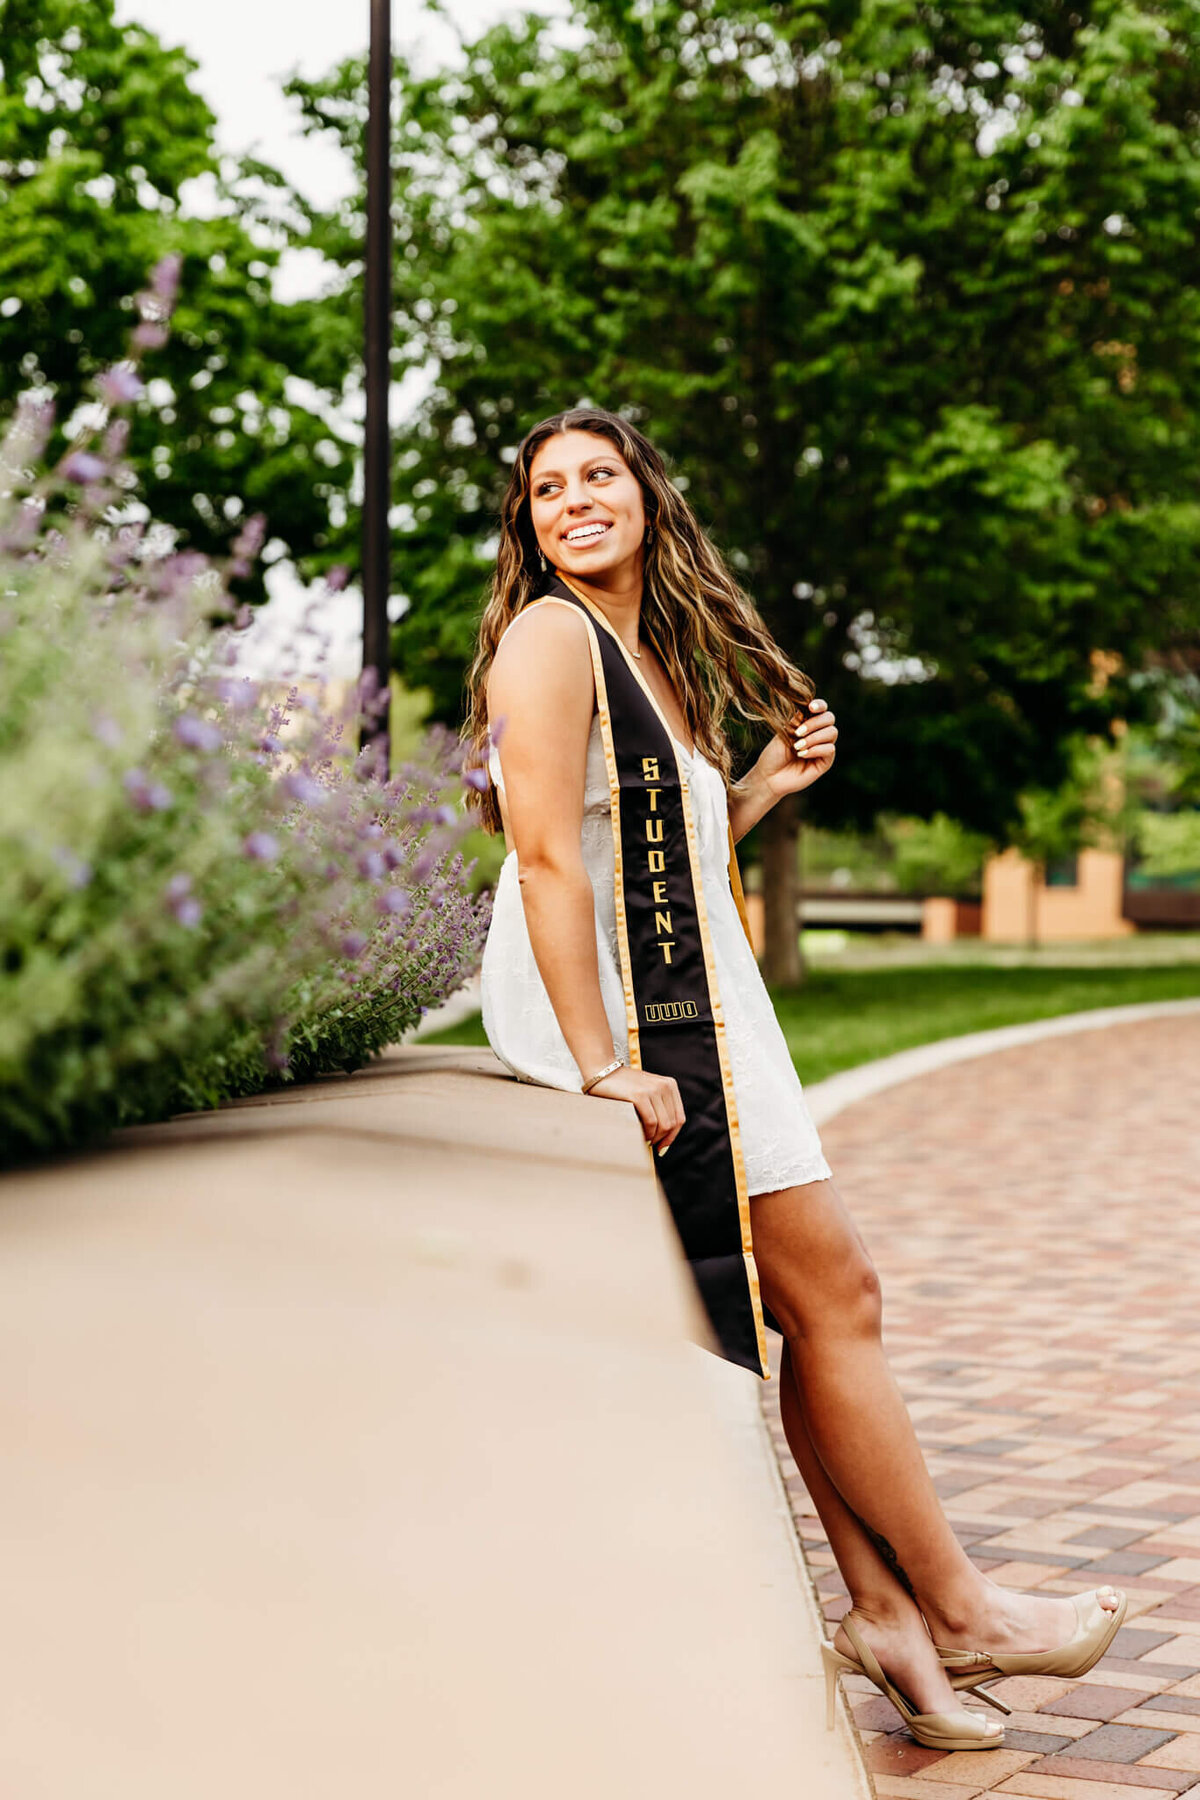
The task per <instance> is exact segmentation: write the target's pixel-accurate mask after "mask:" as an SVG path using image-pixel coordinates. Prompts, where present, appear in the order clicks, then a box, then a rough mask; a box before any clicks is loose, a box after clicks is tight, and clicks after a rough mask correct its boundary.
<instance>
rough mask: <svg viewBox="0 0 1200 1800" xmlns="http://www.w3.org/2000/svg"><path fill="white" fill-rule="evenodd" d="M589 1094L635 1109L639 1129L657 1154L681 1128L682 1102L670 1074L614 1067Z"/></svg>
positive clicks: (661, 1152)
mask: <svg viewBox="0 0 1200 1800" xmlns="http://www.w3.org/2000/svg"><path fill="white" fill-rule="evenodd" d="M590 1091H591V1093H592V1094H594V1095H597V1096H598V1097H599V1098H600V1099H601V1100H628V1101H630V1102H632V1104H633V1105H634V1106H635V1107H636V1108H637V1115H638V1118H639V1119H640V1120H641V1122H642V1132H643V1134H644V1136H645V1139H646V1142H647V1143H648V1144H653V1146H654V1148H655V1150H656V1151H657V1152H658V1154H659V1155H660V1156H661V1155H662V1154H663V1152H664V1151H666V1150H669V1149H670V1147H671V1145H672V1144H673V1143H674V1142H675V1139H676V1138H677V1137H678V1136H679V1133H680V1132H681V1131H682V1130H683V1125H684V1112H683V1101H682V1100H681V1099H680V1098H679V1085H678V1083H677V1082H676V1081H675V1078H674V1077H673V1076H671V1075H652V1074H650V1072H649V1071H648V1070H647V1069H630V1068H628V1067H622V1068H620V1069H614V1071H613V1073H612V1074H611V1075H606V1076H605V1077H604V1080H603V1081H598V1082H597V1083H596V1085H595V1087H594V1088H592V1089H591V1090H590Z"/></svg>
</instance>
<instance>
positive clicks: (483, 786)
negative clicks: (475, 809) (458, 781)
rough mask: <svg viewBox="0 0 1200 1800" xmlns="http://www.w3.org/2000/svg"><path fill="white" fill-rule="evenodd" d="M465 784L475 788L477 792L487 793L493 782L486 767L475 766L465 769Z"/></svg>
mask: <svg viewBox="0 0 1200 1800" xmlns="http://www.w3.org/2000/svg"><path fill="white" fill-rule="evenodd" d="M462 779H463V786H464V787H469V788H474V789H475V792H476V793H477V794H486V793H487V791H488V788H489V787H490V786H491V783H490V781H489V779H488V772H487V770H486V769H484V768H482V767H480V768H474V769H464V770H463V778H462Z"/></svg>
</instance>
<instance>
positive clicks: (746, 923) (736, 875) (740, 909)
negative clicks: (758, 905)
mask: <svg viewBox="0 0 1200 1800" xmlns="http://www.w3.org/2000/svg"><path fill="white" fill-rule="evenodd" d="M729 885H730V887H731V889H732V890H733V904H734V905H735V906H736V907H737V915H738V918H739V919H740V920H741V921H742V930H743V931H744V932H745V934H746V942H747V943H748V944H749V946H750V948H751V949H752V950H753V949H754V938H753V936H752V935H751V931H750V917H749V914H748V913H747V911H746V896H745V894H744V893H743V891H742V872H741V870H740V869H739V868H738V859H737V845H736V844H735V842H734V837H733V826H732V824H731V825H730V826H729Z"/></svg>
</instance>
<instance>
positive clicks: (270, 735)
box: [258, 731, 283, 756]
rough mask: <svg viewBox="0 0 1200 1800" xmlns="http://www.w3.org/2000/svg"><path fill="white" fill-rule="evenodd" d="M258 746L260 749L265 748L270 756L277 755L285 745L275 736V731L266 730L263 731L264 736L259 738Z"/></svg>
mask: <svg viewBox="0 0 1200 1800" xmlns="http://www.w3.org/2000/svg"><path fill="white" fill-rule="evenodd" d="M258 747H259V749H260V750H265V751H266V752H267V754H268V755H270V756H274V755H276V754H277V753H278V752H279V751H280V750H282V749H283V745H282V744H281V743H280V741H279V739H278V738H277V737H276V736H275V733H274V732H273V731H264V732H263V734H262V736H261V737H260V738H259V740H258Z"/></svg>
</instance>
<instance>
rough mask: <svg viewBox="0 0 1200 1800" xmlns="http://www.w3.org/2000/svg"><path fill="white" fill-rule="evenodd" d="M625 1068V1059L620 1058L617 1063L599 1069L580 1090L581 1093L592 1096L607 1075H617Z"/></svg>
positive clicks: (607, 1064)
mask: <svg viewBox="0 0 1200 1800" xmlns="http://www.w3.org/2000/svg"><path fill="white" fill-rule="evenodd" d="M624 1067H625V1059H624V1057H623V1056H618V1057H617V1059H616V1061H615V1062H610V1063H606V1064H605V1066H604V1067H603V1068H602V1069H597V1071H596V1073H595V1074H594V1075H589V1076H588V1079H587V1080H586V1081H585V1082H584V1084H583V1087H582V1088H581V1089H580V1092H581V1093H584V1094H590V1093H591V1091H592V1089H593V1088H594V1087H595V1085H596V1083H597V1082H598V1081H603V1080H604V1078H605V1076H606V1075H615V1074H616V1072H617V1070H618V1069H623V1068H624Z"/></svg>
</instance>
